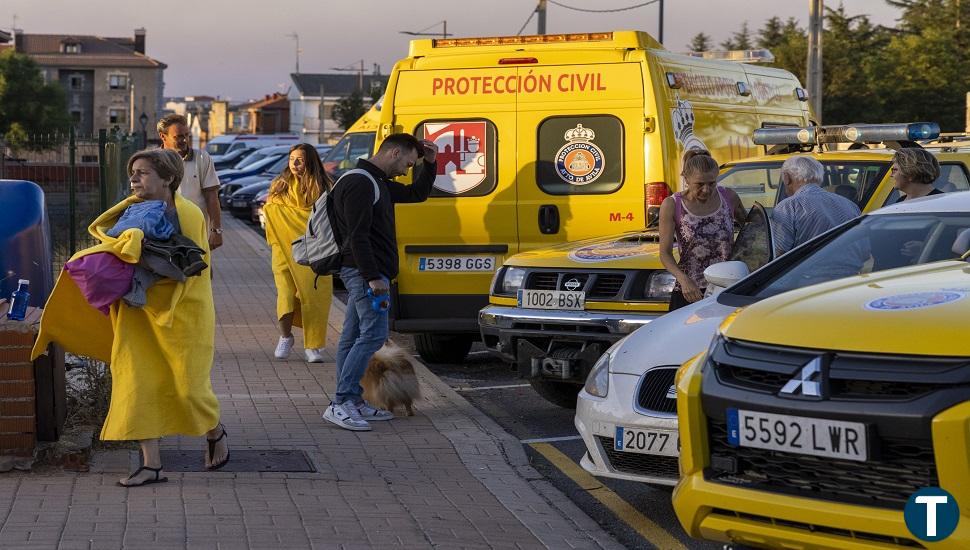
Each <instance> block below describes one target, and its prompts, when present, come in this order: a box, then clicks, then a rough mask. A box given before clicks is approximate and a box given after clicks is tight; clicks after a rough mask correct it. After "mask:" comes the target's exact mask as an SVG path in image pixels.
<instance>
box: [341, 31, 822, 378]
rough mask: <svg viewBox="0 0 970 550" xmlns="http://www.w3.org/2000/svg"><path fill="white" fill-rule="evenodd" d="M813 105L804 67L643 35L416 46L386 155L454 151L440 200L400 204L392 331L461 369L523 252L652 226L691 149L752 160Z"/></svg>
mask: <svg viewBox="0 0 970 550" xmlns="http://www.w3.org/2000/svg"><path fill="white" fill-rule="evenodd" d="M805 99H806V95H805V91H804V90H803V89H802V88H801V87H800V84H799V82H798V80H797V78H795V76H794V75H792V74H791V73H788V72H786V71H783V70H779V69H774V68H769V67H762V66H758V65H751V64H744V63H738V62H732V61H716V60H707V59H701V58H696V57H690V56H685V55H679V54H674V53H671V52H668V51H666V50H664V49H663V47H662V46H661V45H660V44H659V43H657V41H656V40H654V39H653V38H651V37H650V36H649V35H647V34H646V33H643V32H635V31H614V32H599V33H577V34H550V35H541V36H488V37H477V38H448V39H435V40H414V41H412V42H411V45H410V51H409V53H408V56H407V57H406V58H404V59H402V60H400V61H398V62H397V64H396V65H395V66H394V69H393V71H392V72H391V75H390V78H389V81H388V85H387V90H386V93H385V96H384V102H383V105H382V107H381V110H380V115H379V116H380V123H379V125H378V129H377V136H376V143H375V145H377V146H379V145H380V143H381V141H382V140H383V139H384V138H385V137H386V136H388V135H390V134H391V133H394V132H409V133H413V134H414V135H416V136H418V137H419V138H424V139H429V140H432V141H434V142H435V143H437V144H438V149H439V154H438V162H437V173H436V175H435V183H434V189H433V191H432V193H431V197H430V198H429V199H428V201H427V202H424V203H420V204H400V205H397V206H396V209H395V212H396V220H397V240H398V245H399V253H400V258H401V266H400V275H399V276H398V277H397V280H396V281H394V282H393V285H392V300H391V304H392V311H391V314H392V317H391V319H392V321H391V322H392V325H391V327H392V329H393V330H396V331H398V332H405V333H412V334H414V335H415V344H416V348H417V349H418V351H419V352H420V354H421V355H422V357H424V358H425V359H426V360H429V361H434V362H458V361H460V360H461V359H463V358H464V357H465V355H466V353H467V352H468V349H469V346H470V345H471V343H472V342H473V341H474V340H477V339H478V338H479V336H478V311H479V310H480V309H481V308H482V307H484V306H485V305H487V304H488V289H489V281H490V280H491V279H492V276H493V275H494V274H495V270H496V269H497V268H498V267H500V266H501V265H503V263H505V261H506V259H507V258H509V257H510V256H512V255H514V254H517V253H519V252H524V251H527V250H533V249H537V248H542V247H547V246H550V245H555V244H559V243H563V242H567V241H574V240H577V239H584V238H589V237H595V236H600V235H608V234H616V233H618V232H624V231H633V230H637V229H641V228H643V227H646V226H647V222H648V220H649V219H651V218H652V217H653V216H654V215H655V213H656V211H657V209H658V208H659V206H660V203H661V202H662V201H663V199H664V198H665V197H666V196H667V195H668V194H669V193H670V192H671V191H676V190H677V188H678V173H679V165H680V157H681V153H682V151H683V150H684V149H685V148H691V147H705V148H706V149H708V150H710V151H711V152H712V153H713V154H714V156H715V157H716V158H718V159H719V160H721V161H723V162H727V161H730V160H736V159H741V158H745V157H749V156H751V155H753V154H756V153H757V147H756V146H755V144H754V143H752V142H751V139H750V135H751V132H752V131H753V130H755V129H758V128H762V127H770V126H805V125H807V124H808V122H809V109H808V105H807V103H806V102H805ZM339 154H340V152H339V151H338V148H337V147H335V148H334V153H333V156H335V157H336V156H338V155H339ZM405 181H406V179H405ZM766 192H768V193H769V194H770V193H772V192H773V190H770V189H769V190H766Z"/></svg>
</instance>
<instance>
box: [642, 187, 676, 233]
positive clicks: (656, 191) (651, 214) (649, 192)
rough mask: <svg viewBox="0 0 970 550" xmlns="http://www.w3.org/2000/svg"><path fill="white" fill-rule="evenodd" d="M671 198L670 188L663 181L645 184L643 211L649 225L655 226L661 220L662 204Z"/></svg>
mask: <svg viewBox="0 0 970 550" xmlns="http://www.w3.org/2000/svg"><path fill="white" fill-rule="evenodd" d="M669 196H670V187H668V186H667V184H666V183H665V182H662V181H651V182H650V183H645V184H643V210H644V212H643V213H644V216H645V219H646V220H647V225H648V226H650V225H654V224H655V223H656V222H657V221H658V220H659V219H660V204H661V203H663V201H664V199H666V198H667V197H669Z"/></svg>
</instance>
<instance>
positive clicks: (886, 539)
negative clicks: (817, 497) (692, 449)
mask: <svg viewBox="0 0 970 550" xmlns="http://www.w3.org/2000/svg"><path fill="white" fill-rule="evenodd" d="M711 513H713V514H717V515H720V516H728V517H735V518H738V519H744V520H748V521H757V522H759V523H767V524H769V525H777V526H779V527H787V528H790V529H800V530H803V531H808V532H811V533H823V534H826V535H835V536H837V537H845V538H848V539H861V540H866V541H874V542H882V543H886V544H895V545H896V546H902V547H904V548H926V547H925V546H923V545H922V544H920V543H918V542H916V541H915V540H912V539H904V538H900V537H892V536H888V535H879V534H876V533H869V532H866V531H856V530H850V529H839V528H837V527H827V526H825V525H816V524H814V523H804V522H801V521H789V520H785V519H779V518H773V517H769V516H762V515H759V514H749V513H747V512H736V511H734V510H725V509H724V508H713V509H711Z"/></svg>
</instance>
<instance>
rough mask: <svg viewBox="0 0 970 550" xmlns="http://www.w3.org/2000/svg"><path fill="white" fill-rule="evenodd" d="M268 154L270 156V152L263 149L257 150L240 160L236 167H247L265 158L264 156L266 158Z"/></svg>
mask: <svg viewBox="0 0 970 550" xmlns="http://www.w3.org/2000/svg"><path fill="white" fill-rule="evenodd" d="M268 156H269V153H264V152H262V151H256V152H255V153H253V154H251V155H249V156H248V157H245V158H244V159H242V160H241V161H239V164H237V165H236V166H235V167H234V168H235V169H236V170H242V169H243V168H245V167H247V166H249V165H251V164H255V163H257V162H259V161H261V160H263V159H264V158H266V157H268Z"/></svg>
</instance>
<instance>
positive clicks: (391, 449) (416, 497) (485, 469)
mask: <svg viewBox="0 0 970 550" xmlns="http://www.w3.org/2000/svg"><path fill="white" fill-rule="evenodd" d="M225 227H226V233H225V241H226V243H227V244H226V246H224V247H223V248H221V249H219V250H218V251H216V252H215V254H214V260H213V263H214V264H215V270H214V271H215V281H214V293H215V301H216V313H217V327H216V357H215V367H214V368H213V373H212V378H213V387H214V388H215V391H216V393H217V395H218V396H219V400H220V403H221V405H222V417H223V421H224V423H225V424H226V427H227V430H228V433H229V438H230V445H231V447H232V449H233V452H237V451H242V450H246V449H253V450H276V451H292V450H299V451H303V452H305V453H306V455H308V456H309V458H310V459H311V461H312V464H313V466H314V467H315V469H316V472H312V473H273V472H245V471H243V472H199V473H194V472H190V473H176V472H173V471H172V470H168V472H167V476H168V478H169V483H165V484H161V485H155V486H146V487H139V488H133V489H124V488H121V487H117V486H116V485H115V482H116V480H117V479H119V478H120V477H123V476H124V475H125V474H126V473H127V472H128V471H129V469H130V468H132V463H133V461H137V454H136V453H134V452H129V451H111V452H104V453H100V454H98V455H97V456H96V457H95V458H94V460H93V463H92V469H91V472H89V473H83V474H75V473H69V472H58V473H49V474H47V473H45V474H41V473H32V474H31V473H28V474H25V473H16V472H14V473H8V474H0V548H5V549H6V548H64V549H74V548H79V549H80V548H84V549H88V548H122V547H126V548H173V549H175V548H220V549H237V548H383V547H397V548H441V549H445V548H448V549H451V548H454V549H458V548H530V549H531V548H553V549H561V548H619V545H618V544H617V543H616V542H615V541H613V539H611V538H610V537H609V536H608V535H607V534H606V533H605V532H603V531H602V530H601V529H600V528H599V526H598V525H597V524H596V523H595V522H593V521H592V520H591V519H590V518H589V517H588V516H587V515H586V514H585V513H584V512H582V511H581V510H579V509H578V508H576V507H575V506H574V505H573V504H572V503H571V501H569V500H568V499H567V498H566V497H565V496H564V495H563V494H562V493H560V492H558V491H557V490H555V489H554V488H552V486H551V485H549V484H548V483H547V482H545V481H543V480H542V478H541V476H540V475H539V474H538V473H537V472H536V471H535V470H533V469H532V467H531V466H529V465H528V460H527V458H526V455H525V453H524V451H523V449H522V446H521V445H520V444H519V442H518V441H517V440H515V439H514V438H512V437H511V436H510V435H509V434H507V433H506V432H504V431H503V430H502V429H501V428H500V427H499V426H498V425H497V424H495V423H494V422H492V421H491V420H490V419H489V418H487V417H486V416H485V415H483V414H482V413H480V412H479V411H478V410H477V409H475V408H474V407H472V406H471V405H470V404H469V403H468V402H467V401H465V400H464V399H463V398H461V397H460V396H458V395H457V394H456V393H455V392H454V391H452V390H451V389H450V388H449V387H448V386H446V385H445V384H443V383H442V382H441V381H440V380H438V379H437V377H435V376H434V375H433V374H432V373H430V372H429V371H428V370H427V369H424V368H421V369H420V371H419V376H420V378H421V382H422V390H423V391H424V394H425V400H424V401H422V402H419V403H418V404H417V411H416V412H417V414H416V416H413V417H401V418H397V419H395V420H393V421H391V422H375V423H373V427H374V430H373V431H371V432H362V433H361V432H349V431H345V430H341V429H339V428H336V427H334V426H332V425H330V424H329V423H327V422H325V421H323V420H322V419H321V418H320V413H321V412H322V411H323V409H324V408H325V406H326V405H327V404H328V403H329V396H328V393H327V392H328V391H330V390H332V389H333V388H334V370H335V368H334V363H333V357H332V354H331V355H329V356H328V362H327V363H324V364H315V365H310V364H307V363H304V362H303V361H302V359H303V350H302V347H301V341H300V336H299V331H297V334H298V336H297V345H296V347H295V348H294V352H293V354H292V355H291V357H290V359H289V360H287V361H277V360H274V359H273V357H272V353H273V349H274V347H275V343H276V340H277V337H278V336H277V332H276V328H275V324H274V319H275V290H274V287H273V278H272V274H271V272H270V269H269V250H268V247H267V246H266V243H265V241H263V240H262V239H261V238H260V237H259V236H258V235H257V234H255V233H254V232H253V231H252V230H251V229H249V228H248V227H246V226H245V225H243V224H242V223H241V222H238V221H236V220H233V219H227V220H226V221H225ZM342 311H343V310H342V304H340V303H339V302H337V301H336V300H335V305H334V307H333V309H332V311H331V331H330V335H329V337H328V343H329V344H330V347H331V349H332V348H333V345H334V344H335V343H336V338H337V336H338V331H339V327H340V324H341V322H342V320H343V313H342ZM163 448H164V449H166V450H170V451H171V450H180V449H181V450H187V451H192V452H193V453H198V455H199V456H201V453H202V448H203V440H202V438H166V439H165V440H163ZM240 454H241V453H240Z"/></svg>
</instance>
